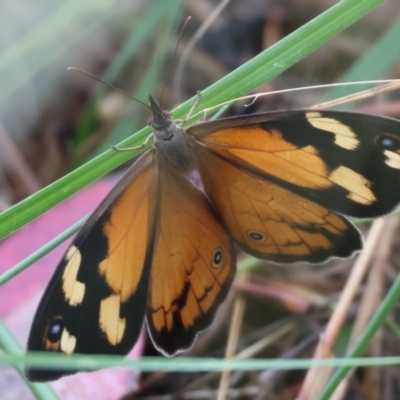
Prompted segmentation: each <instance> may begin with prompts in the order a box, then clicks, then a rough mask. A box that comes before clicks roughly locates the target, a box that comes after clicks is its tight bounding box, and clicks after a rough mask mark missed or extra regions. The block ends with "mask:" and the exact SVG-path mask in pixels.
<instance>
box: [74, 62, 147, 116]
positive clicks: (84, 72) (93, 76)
mask: <svg viewBox="0 0 400 400" xmlns="http://www.w3.org/2000/svg"><path fill="white" fill-rule="evenodd" d="M67 69H68V70H70V71H78V72H80V73H81V74H84V75H87V76H90V77H91V78H93V79H95V80H96V81H98V82H101V83H103V84H104V85H106V86H108V87H110V88H111V89H114V90H116V91H117V92H120V93H122V94H123V95H125V96H127V97H129V98H130V99H132V100H135V101H137V102H138V103H140V104H142V105H144V106H145V107H147V108H148V109H150V110H151V108H150V107H149V105H148V104H146V103H144V102H143V101H140V100H139V99H137V98H136V97H134V96H132V95H130V94H129V93H127V92H125V91H124V90H122V89H120V88H118V87H116V86H114V85H112V84H111V83H108V82H106V81H103V79H101V78H99V77H97V76H96V75H93V74H91V73H90V72H86V71H84V70H83V69H79V68H75V67H68V68H67Z"/></svg>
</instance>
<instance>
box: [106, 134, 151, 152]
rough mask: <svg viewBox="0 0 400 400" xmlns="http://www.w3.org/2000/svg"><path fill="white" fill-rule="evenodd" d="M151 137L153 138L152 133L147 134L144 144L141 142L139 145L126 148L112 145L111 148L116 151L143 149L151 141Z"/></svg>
mask: <svg viewBox="0 0 400 400" xmlns="http://www.w3.org/2000/svg"><path fill="white" fill-rule="evenodd" d="M151 139H153V134H152V133H151V134H150V135H149V136H147V138H146V140H145V141H144V142H143V143H142V144H139V145H138V146H131V147H124V148H122V147H118V146H111V148H112V149H113V150H116V151H132V150H140V149H143V147H146V145H147V144H148V143H149V142H150V140H151Z"/></svg>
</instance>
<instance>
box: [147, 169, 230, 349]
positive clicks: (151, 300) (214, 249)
mask: <svg viewBox="0 0 400 400" xmlns="http://www.w3.org/2000/svg"><path fill="white" fill-rule="evenodd" d="M160 170H163V171H164V174H163V176H162V178H161V182H160V185H161V186H162V189H161V190H160V191H159V194H160V199H159V204H160V208H159V211H160V213H159V220H158V222H157V224H158V228H157V229H158V238H157V243H156V247H155V253H154V259H153V265H152V274H151V278H150V288H149V297H148V308H147V315H146V320H147V326H148V329H149V333H150V335H151V338H152V340H153V343H154V345H155V346H156V347H157V348H158V349H159V350H160V351H161V352H162V353H164V354H165V355H167V356H172V355H174V354H176V353H177V352H179V351H181V350H184V349H187V348H188V347H190V346H191V344H192V343H193V341H194V339H195V337H196V335H197V333H198V332H199V331H201V330H203V329H205V328H206V327H207V326H208V325H209V324H210V323H211V321H212V319H213V317H214V314H215V312H216V310H217V308H218V306H219V304H220V303H221V302H222V301H223V299H224V298H225V297H226V294H227V292H228V290H229V288H230V286H231V282H232V279H233V277H234V274H235V266H236V260H235V256H234V250H233V244H232V241H231V238H230V236H229V235H228V233H227V232H226V230H225V228H224V227H223V226H222V224H221V222H220V220H219V218H218V217H217V215H216V213H215V211H214V210H213V208H212V206H211V205H210V203H209V202H208V200H207V199H206V197H205V196H204V194H203V193H202V192H201V191H200V190H198V189H197V188H196V187H195V186H193V184H192V183H191V182H189V181H188V180H187V179H186V178H185V177H184V176H183V175H182V174H180V173H179V172H178V171H174V170H173V168H172V167H170V168H160Z"/></svg>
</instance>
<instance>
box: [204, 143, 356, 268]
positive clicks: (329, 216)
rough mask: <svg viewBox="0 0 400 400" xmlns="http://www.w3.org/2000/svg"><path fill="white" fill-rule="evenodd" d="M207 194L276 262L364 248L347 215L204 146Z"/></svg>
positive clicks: (238, 237) (237, 234)
mask: <svg viewBox="0 0 400 400" xmlns="http://www.w3.org/2000/svg"><path fill="white" fill-rule="evenodd" d="M199 151H200V154H201V159H202V160H203V162H202V163H201V165H200V174H201V177H202V181H203V184H204V188H205V191H206V193H207V196H208V197H209V198H210V200H211V202H212V204H213V205H214V207H215V208H216V209H217V210H218V213H219V214H220V215H221V218H222V219H223V221H224V223H225V225H226V226H227V228H228V231H229V232H230V234H231V235H232V236H233V238H234V240H235V241H236V242H237V243H239V244H240V246H241V247H242V248H243V249H244V250H245V251H247V252H248V253H250V254H253V255H255V256H256V257H261V258H267V259H269V260H272V261H276V262H294V261H309V262H321V261H325V260H326V259H328V258H329V257H331V256H333V255H335V256H338V257H349V256H351V255H352V254H353V253H354V251H356V250H359V249H360V248H361V247H362V240H361V237H360V234H359V232H358V230H357V228H355V227H354V226H353V225H352V224H351V223H350V222H349V221H347V219H346V218H344V217H342V216H340V215H337V214H335V213H333V212H332V211H330V210H328V209H326V208H325V207H322V206H320V205H318V204H316V203H315V202H313V201H310V200H308V199H306V198H304V197H301V196H299V195H297V194H295V193H292V192H290V191H288V190H287V189H285V188H283V187H281V186H279V185H277V184H275V183H274V182H270V181H268V180H265V179H261V178H260V177H259V176H257V175H255V174H252V173H251V172H248V171H244V170H243V169H240V168H239V167H238V166H236V165H235V164H232V163H229V162H227V161H226V160H224V159H223V158H221V157H219V156H218V155H215V154H213V153H212V152H208V151H205V150H202V149H198V152H199Z"/></svg>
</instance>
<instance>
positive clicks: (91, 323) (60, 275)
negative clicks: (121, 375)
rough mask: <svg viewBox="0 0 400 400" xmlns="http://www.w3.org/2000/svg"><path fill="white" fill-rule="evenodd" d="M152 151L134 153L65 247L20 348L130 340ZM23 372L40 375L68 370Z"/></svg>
mask: <svg viewBox="0 0 400 400" xmlns="http://www.w3.org/2000/svg"><path fill="white" fill-rule="evenodd" d="M153 153H154V152H153V150H151V151H149V152H148V153H146V154H145V155H144V156H143V157H142V158H141V159H140V160H138V162H137V163H136V164H135V165H134V167H132V169H131V170H130V171H129V172H128V173H127V175H126V176H125V177H124V178H123V179H122V180H121V181H120V182H119V184H118V185H117V186H116V187H115V188H114V190H113V191H112V192H111V193H110V194H109V196H107V198H106V199H105V201H104V202H103V203H102V204H101V205H100V206H99V208H98V209H97V210H96V212H95V213H94V214H93V215H92V216H91V218H90V219H89V221H88V222H87V223H86V225H85V226H84V227H83V228H82V230H81V231H80V233H79V234H78V236H77V237H76V238H75V240H74V241H73V243H72V245H71V246H70V247H69V248H68V250H67V252H66V254H65V256H64V257H63V259H62V260H61V262H60V264H59V266H58V268H57V270H56V272H55V275H54V276H53V278H52V280H51V282H50V283H49V285H48V287H47V289H46V292H45V294H44V296H43V298H42V300H41V302H40V304H39V307H38V311H37V313H36V316H35V318H34V323H33V325H32V328H31V333H30V336H29V339H28V350H35V351H41V350H46V351H55V352H62V353H65V354H72V353H83V354H126V353H128V352H129V350H130V349H131V348H132V346H133V345H134V343H135V342H136V340H137V338H138V335H139V333H140V330H141V326H142V323H143V319H144V314H145V307H146V298H147V291H148V281H149V275H150V271H151V269H150V266H151V262H152V257H153V247H154V240H155V236H156V235H155V232H154V230H155V217H156V216H155V209H154V208H153V205H154V202H155V201H156V191H155V190H156V183H157V181H158V179H157V176H156V172H157V171H156V169H155V168H154V154H153ZM26 372H27V376H28V377H29V379H31V380H38V381H43V380H51V379H57V378H59V377H60V376H62V375H64V374H70V373H72V372H73V371H57V370H53V371H46V370H36V369H35V370H27V371H26Z"/></svg>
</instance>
